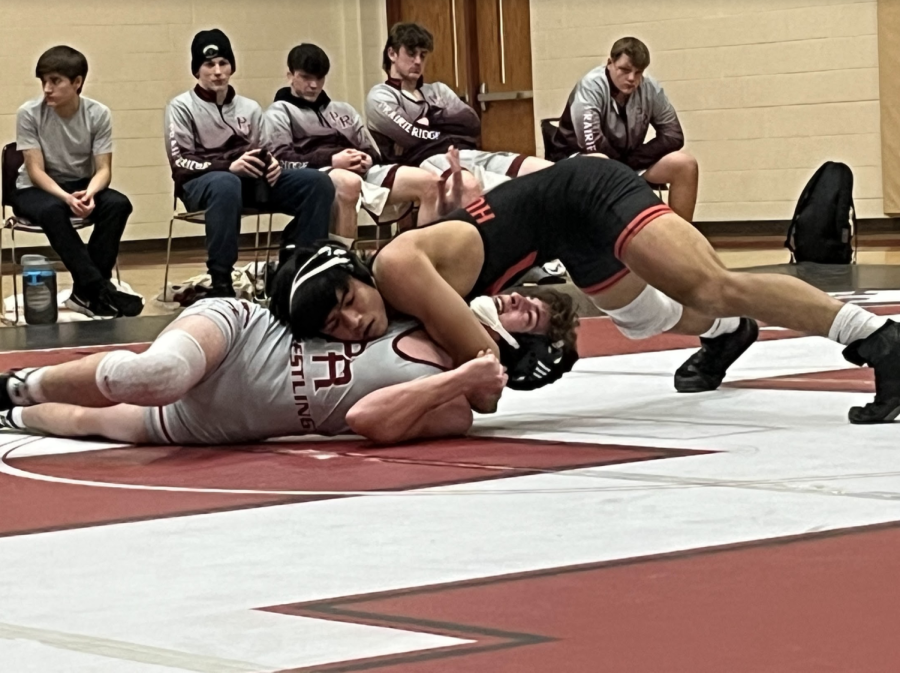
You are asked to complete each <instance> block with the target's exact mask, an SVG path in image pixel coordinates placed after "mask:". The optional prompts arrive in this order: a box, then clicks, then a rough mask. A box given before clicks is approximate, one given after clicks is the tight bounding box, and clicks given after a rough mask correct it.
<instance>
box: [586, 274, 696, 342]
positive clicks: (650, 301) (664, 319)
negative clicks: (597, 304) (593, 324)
mask: <svg viewBox="0 0 900 673" xmlns="http://www.w3.org/2000/svg"><path fill="white" fill-rule="evenodd" d="M603 310H604V312H605V313H606V314H607V315H608V316H609V317H610V318H611V319H612V321H613V323H615V325H616V327H618V328H619V331H620V332H621V333H622V334H624V335H625V336H627V337H628V338H629V339H647V338H649V337H652V336H656V335H657V334H662V333H663V332H668V331H669V330H670V329H672V328H673V327H675V325H677V324H678V321H679V320H681V314H682V313H683V312H684V307H683V306H682V305H681V304H679V303H678V302H677V301H675V300H674V299H670V298H669V297H667V296H666V295H664V294H663V293H662V292H660V291H659V290H657V289H656V288H655V287H650V286H649V285H648V286H647V287H645V288H644V291H643V292H641V293H640V294H639V295H638V296H637V298H636V299H635V300H634V301H633V302H631V303H630V304H628V306H623V307H622V308H617V309H615V310H611V311H608V310H606V309H603Z"/></svg>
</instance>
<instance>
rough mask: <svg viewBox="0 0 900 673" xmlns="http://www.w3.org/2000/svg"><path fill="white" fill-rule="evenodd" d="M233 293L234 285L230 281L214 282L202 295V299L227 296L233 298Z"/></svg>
mask: <svg viewBox="0 0 900 673" xmlns="http://www.w3.org/2000/svg"><path fill="white" fill-rule="evenodd" d="M235 296H236V295H235V293H234V285H232V284H231V283H227V284H226V283H216V284H215V285H213V286H212V287H211V288H210V289H209V292H207V293H206V294H204V295H203V297H202V298H203V299H213V298H215V297H227V298H228V299H234V298H235Z"/></svg>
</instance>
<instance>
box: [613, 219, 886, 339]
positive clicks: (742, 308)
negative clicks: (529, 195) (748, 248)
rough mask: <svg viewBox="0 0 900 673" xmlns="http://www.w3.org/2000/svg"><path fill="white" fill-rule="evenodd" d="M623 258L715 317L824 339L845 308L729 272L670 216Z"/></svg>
mask: <svg viewBox="0 0 900 673" xmlns="http://www.w3.org/2000/svg"><path fill="white" fill-rule="evenodd" d="M621 259H622V261H623V262H624V263H625V264H626V265H627V266H628V268H629V269H631V271H632V272H633V273H634V274H636V275H637V276H638V277H640V278H641V279H643V280H644V281H646V282H647V283H648V284H649V285H652V286H653V287H655V288H657V289H658V290H660V291H662V292H663V293H665V294H666V295H668V296H669V297H671V298H672V299H674V300H675V301H677V302H679V303H681V304H682V305H684V306H685V307H690V308H693V309H695V310H696V311H698V312H702V313H706V314H707V315H710V316H714V317H729V316H747V317H750V318H755V319H757V320H761V321H763V322H765V323H767V324H769V325H774V326H778V327H787V328H788V329H793V330H797V331H799V332H805V333H807V334H815V335H818V336H825V337H827V336H829V332H830V331H831V328H832V325H833V324H834V320H835V317H836V316H837V314H838V312H839V311H840V310H841V308H843V306H844V304H843V303H841V302H839V301H838V300H836V299H834V298H833V297H830V296H829V295H827V294H825V293H824V292H822V291H821V290H818V289H816V288H814V287H813V286H811V285H809V284H807V283H804V282H803V281H801V280H798V279H797V278H793V277H791V276H785V275H779V274H755V273H743V272H738V271H729V270H728V269H727V268H726V267H725V265H724V264H723V263H722V261H721V260H720V259H719V257H718V255H716V253H715V250H713V248H712V246H711V245H710V244H709V241H707V240H706V238H704V237H703V235H702V234H700V232H698V231H697V230H696V229H695V228H694V227H693V226H692V225H691V224H689V223H688V222H687V221H685V220H684V219H682V218H681V217H679V216H678V215H675V214H674V213H669V214H666V215H662V216H660V217H658V218H656V219H655V220H652V221H651V222H650V223H649V224H647V225H646V226H644V228H643V229H641V230H640V231H639V232H638V233H637V234H635V235H634V236H633V238H631V240H630V241H629V242H628V243H627V244H626V245H625V247H624V249H623V250H622V254H621ZM869 315H871V314H869ZM873 317H874V316H873ZM881 322H883V321H881Z"/></svg>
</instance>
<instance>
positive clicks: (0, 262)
mask: <svg viewBox="0 0 900 673" xmlns="http://www.w3.org/2000/svg"><path fill="white" fill-rule="evenodd" d="M4 214H5V213H4ZM3 252H4V250H3V229H2V228H0V299H2V298H3ZM13 301H15V300H13ZM0 321H2V322H3V324H5V325H13V324H15V323H13V321H12V320H10V319H9V318H7V317H6V302H4V303H3V315H2V317H0Z"/></svg>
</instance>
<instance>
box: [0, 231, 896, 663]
mask: <svg viewBox="0 0 900 673" xmlns="http://www.w3.org/2000/svg"><path fill="white" fill-rule="evenodd" d="M747 243H748V246H754V245H758V243H759V242H753V241H748V242H747ZM869 243H870V244H869V245H868V246H866V249H865V250H864V251H863V252H861V254H860V262H862V263H863V264H861V265H860V266H859V267H858V268H857V269H848V270H844V271H843V272H839V273H835V272H833V271H830V270H828V269H813V270H811V271H808V272H806V271H805V272H804V273H808V274H809V276H810V277H811V278H812V279H813V280H815V281H816V282H817V283H818V284H819V285H821V286H823V287H825V288H826V289H829V290H831V291H835V292H841V296H842V297H844V298H845V299H847V300H852V301H858V302H861V303H864V304H866V305H868V306H870V307H872V308H873V310H876V311H877V312H879V313H882V314H886V315H897V316H898V318H900V266H893V265H894V264H896V262H897V261H898V260H897V259H896V256H897V252H896V251H897V250H898V249H900V248H897V247H896V245H895V244H894V243H893V242H888V243H884V244H882V243H879V242H876V241H870V242H869ZM722 252H723V257H724V258H725V260H726V262H727V263H728V264H729V265H730V266H733V267H739V266H753V267H759V266H762V265H771V264H779V263H781V262H783V261H785V259H784V256H785V255H784V253H783V252H781V251H778V250H776V249H773V248H772V247H771V246H768V245H760V246H759V249H754V248H752V247H745V246H741V245H731V246H730V247H729V248H728V249H723V250H722ZM191 264H195V262H194V261H190V260H189V261H186V262H184V263H183V264H182V265H181V266H180V267H179V269H178V270H177V272H176V277H181V276H184V277H187V276H188V275H193V273H194V272H195V270H194V269H193V268H192V267H191ZM138 266H139V265H135V266H132V267H126V268H123V275H124V277H125V278H126V280H129V281H130V282H131V281H132V279H135V281H134V282H133V284H134V285H135V286H136V287H138V289H139V290H142V291H143V293H144V294H149V292H148V291H147V290H146V289H145V287H146V288H150V287H153V284H154V283H159V282H160V280H161V276H162V274H161V270H160V271H159V273H158V274H157V276H156V277H155V280H154V279H153V278H151V276H152V275H153V273H154V272H155V271H153V270H151V271H147V269H146V268H144V267H141V268H138ZM142 269H143V272H145V273H146V274H147V279H146V281H142V280H140V278H142V277H143V276H142ZM785 270H786V269H784V268H782V269H781V271H785ZM787 270H790V269H787ZM179 272H180V275H179ZM168 319H169V317H168V316H167V315H164V314H163V315H158V316H155V317H153V316H150V317H143V318H136V319H129V320H120V321H113V322H112V323H79V324H72V325H66V326H63V325H61V326H58V327H56V326H54V327H52V328H51V327H48V328H42V329H39V330H34V329H29V330H28V331H27V332H26V331H25V330H23V329H19V328H4V329H0V350H2V351H5V352H4V353H2V354H0V368H2V369H7V368H10V367H21V366H29V365H33V364H38V363H51V362H59V361H63V360H65V359H69V358H72V357H77V356H79V355H81V354H83V353H87V352H93V351H94V350H96V349H97V348H98V347H103V346H104V345H108V344H114V343H129V344H135V345H133V346H130V347H134V348H140V347H142V346H141V345H140V344H141V343H144V342H146V341H149V340H150V339H152V338H153V336H154V335H155V334H156V333H157V332H158V331H159V330H160V329H162V327H163V326H164V324H165V323H166V322H167V320H168ZM695 345H696V340H693V339H689V338H684V337H668V336H663V337H659V338H656V339H652V340H648V341H645V342H629V341H627V340H625V339H624V338H622V337H620V336H619V334H618V333H617V332H616V331H615V329H614V328H613V327H612V326H611V325H610V324H609V322H608V321H607V320H606V319H605V318H587V319H585V321H584V326H583V330H582V335H581V339H580V346H581V349H582V351H583V356H584V358H583V359H582V360H581V361H580V362H579V363H578V364H577V365H576V369H575V371H574V372H573V373H572V374H570V375H568V376H566V377H564V378H563V379H562V380H561V381H560V382H559V383H557V384H554V385H553V386H550V387H548V388H545V389H543V390H541V391H537V392H534V393H516V392H514V391H508V392H507V393H506V394H505V395H504V398H503V401H502V404H501V407H500V411H499V412H498V413H497V414H496V415H493V416H490V417H482V418H479V420H478V422H477V425H476V429H475V431H474V432H473V434H472V436H470V437H469V438H466V439H460V440H449V441H436V442H429V443H425V444H418V445H404V446H396V447H387V448H380V449H373V448H370V447H369V446H368V445H367V444H365V443H364V442H361V441H320V440H315V439H313V440H304V439H299V440H298V439H291V440H284V441H279V442H271V443H266V444H260V445H254V446H232V447H218V448H209V449H196V448H194V449H184V448H171V447H167V448H121V447H117V446H114V445H110V444H101V443H97V442H73V441H62V440H56V439H48V438H40V437H34V436H26V435H18V434H13V433H3V434H0V569H2V572H0V662H2V665H0V670H2V671H4V672H5V671H11V672H13V671H14V672H15V673H19V672H25V671H34V672H41V673H44V672H51V671H53V672H55V671H66V672H67V673H68V672H75V673H81V672H88V671H90V672H91V673H94V672H98V673H106V672H110V673H113V672H115V673H122V672H127V673H130V672H132V671H133V672H136V673H157V672H158V673H163V672H168V671H172V672H174V671H208V672H211V673H213V672H214V673H221V672H235V673H237V672H247V673H250V672H259V673H262V672H270V671H323V672H325V671H328V672H332V673H334V672H336V671H378V672H381V671H384V672H388V671H390V672H392V673H394V672H396V673H401V672H405V671H410V672H412V671H415V672H416V673H418V672H420V671H421V672H426V673H432V672H434V673H437V672H441V673H443V672H451V671H452V672H456V671H466V672H468V671H479V672H480V671H485V672H491V673H513V672H516V673H519V672H523V671H528V672H532V671H534V672H541V673H543V672H546V673H562V672H565V673H568V672H572V673H588V672H595V671H616V672H618V671H622V672H628V673H650V672H654V673H656V672H682V671H683V672H685V673H688V672H690V673H705V672H710V673H712V672H717V673H718V672H722V671H729V672H732V673H744V672H750V671H765V672H767V673H768V672H774V671H778V672H781V671H785V672H786V671H791V672H800V671H802V672H810V673H812V672H813V671H815V672H817V673H818V672H821V671H854V672H862V671H865V672H870V671H892V672H893V671H896V670H897V664H896V662H897V661H898V660H900V644H898V640H897V638H896V637H895V634H896V632H897V627H898V626H900V619H898V617H897V608H896V606H897V604H898V598H900V596H898V592H897V589H896V586H897V583H896V577H897V573H898V570H900V561H898V554H897V552H898V550H900V524H898V522H900V457H898V451H900V442H898V438H900V427H898V426H895V425H889V426H874V427H857V426H850V425H849V424H848V423H847V421H846V413H847V409H848V408H849V407H850V406H852V405H854V404H861V403H864V402H865V401H868V400H869V399H870V397H871V395H872V393H873V385H872V379H871V376H870V372H869V371H867V370H860V369H856V368H853V367H851V366H850V365H849V364H848V363H846V362H845V361H844V360H843V359H842V357H841V355H840V347H838V346H836V345H835V344H832V343H830V342H828V341H826V340H823V339H815V338H807V337H800V336H799V335H796V334H793V333H790V332H787V331H784V330H775V329H764V330H763V332H762V339H761V342H760V343H758V344H757V345H755V346H754V347H753V348H752V349H751V350H750V351H749V352H748V353H747V354H746V355H745V356H744V357H743V358H742V359H741V360H740V361H739V362H738V363H737V364H736V365H735V366H734V367H733V368H732V371H731V373H730V376H729V378H728V379H727V383H726V385H725V386H723V388H722V389H721V390H719V391H717V392H714V393H705V394H699V395H678V394H676V393H675V392H674V390H673V388H672V383H671V376H672V372H673V371H674V370H675V368H676V367H677V366H678V365H679V364H680V363H681V362H682V361H683V360H684V359H685V358H686V357H687V355H688V354H689V353H690V352H692V350H693V349H694V348H695ZM60 346H63V348H59V347H60Z"/></svg>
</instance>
